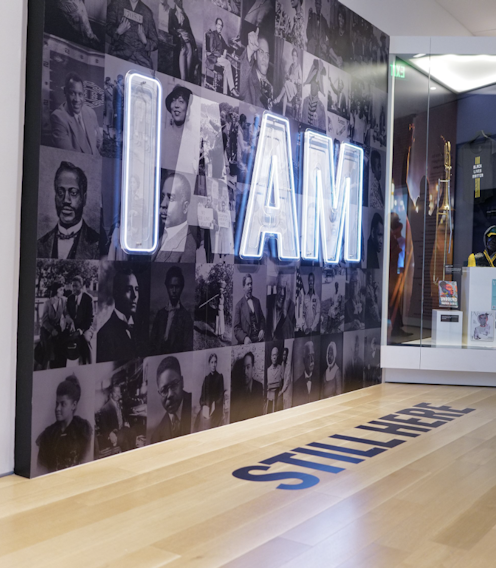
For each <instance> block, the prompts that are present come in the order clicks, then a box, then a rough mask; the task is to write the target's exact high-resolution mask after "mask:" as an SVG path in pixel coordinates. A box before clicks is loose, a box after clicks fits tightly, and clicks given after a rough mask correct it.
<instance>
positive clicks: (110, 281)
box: [96, 261, 150, 363]
mask: <svg viewBox="0 0 496 568" xmlns="http://www.w3.org/2000/svg"><path fill="white" fill-rule="evenodd" d="M98 307H99V312H98V318H97V329H98V331H97V334H96V342H97V347H96V360H97V362H98V363H102V362H106V361H117V362H122V361H129V360H131V359H137V358H138V357H144V356H146V355H147V354H148V350H149V336H148V321H149V309H150V267H149V265H148V264H143V263H138V262H110V261H102V262H101V263H100V284H99V290H98Z"/></svg>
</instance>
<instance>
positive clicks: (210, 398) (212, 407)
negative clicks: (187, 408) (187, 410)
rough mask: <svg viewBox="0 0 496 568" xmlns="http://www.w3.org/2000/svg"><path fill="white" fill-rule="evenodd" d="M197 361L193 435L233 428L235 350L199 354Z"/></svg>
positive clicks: (226, 349) (213, 350) (194, 387)
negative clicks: (231, 420) (231, 414)
mask: <svg viewBox="0 0 496 568" xmlns="http://www.w3.org/2000/svg"><path fill="white" fill-rule="evenodd" d="M193 359H194V373H195V376H194V381H193V387H192V397H193V402H192V407H193V417H194V418H193V431H194V432H200V431H202V430H209V429H210V428H216V427H217V426H222V425H224V424H229V407H230V393H231V348H230V347H223V348H217V349H207V350H205V351H201V352H200V351H195V353H194V354H193Z"/></svg>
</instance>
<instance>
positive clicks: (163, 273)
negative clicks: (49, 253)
mask: <svg viewBox="0 0 496 568" xmlns="http://www.w3.org/2000/svg"><path fill="white" fill-rule="evenodd" d="M194 278H195V265H194V264H169V263H161V262H160V263H154V264H153V266H152V267H151V288H150V325H151V328H150V355H162V354H166V353H181V352H182V351H193V314H194V305H195V292H194V288H193V287H192V286H191V283H192V282H193V281H194ZM187 283H188V285H186V284H187Z"/></svg>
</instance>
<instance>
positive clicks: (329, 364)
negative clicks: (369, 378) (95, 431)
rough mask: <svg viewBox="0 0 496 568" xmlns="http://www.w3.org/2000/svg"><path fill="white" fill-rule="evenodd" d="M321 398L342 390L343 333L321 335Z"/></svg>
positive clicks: (340, 392) (336, 393) (334, 394)
mask: <svg viewBox="0 0 496 568" xmlns="http://www.w3.org/2000/svg"><path fill="white" fill-rule="evenodd" d="M320 373H321V375H322V379H321V386H322V391H321V392H322V394H321V398H330V397H331V396H336V395H338V394H342V393H343V392H344V369H343V334H342V333H335V334H333V335H323V336H322V338H321V343H320Z"/></svg>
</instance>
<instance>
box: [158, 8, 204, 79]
mask: <svg viewBox="0 0 496 568" xmlns="http://www.w3.org/2000/svg"><path fill="white" fill-rule="evenodd" d="M203 18H204V4H203V2H202V1H199V0H158V70H159V71H160V72H161V73H165V74H166V75H170V76H171V77H177V78H178V79H182V80H183V81H188V82H189V83H193V84H195V85H199V84H200V81H201V75H202V51H203Z"/></svg>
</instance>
